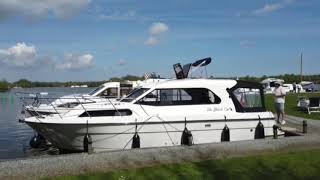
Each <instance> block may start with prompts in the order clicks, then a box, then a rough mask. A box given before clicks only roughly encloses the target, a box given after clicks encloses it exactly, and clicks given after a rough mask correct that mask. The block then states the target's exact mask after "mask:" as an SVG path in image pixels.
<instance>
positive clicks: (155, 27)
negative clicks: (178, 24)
mask: <svg viewBox="0 0 320 180" xmlns="http://www.w3.org/2000/svg"><path fill="white" fill-rule="evenodd" d="M168 30H169V27H168V25H166V24H165V23H162V22H156V23H153V24H152V25H151V26H150V28H149V33H150V34H151V35H157V34H162V33H164V32H167V31H168Z"/></svg>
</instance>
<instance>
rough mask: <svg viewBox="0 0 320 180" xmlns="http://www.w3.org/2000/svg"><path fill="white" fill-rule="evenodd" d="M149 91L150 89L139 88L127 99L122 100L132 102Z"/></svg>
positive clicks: (122, 100)
mask: <svg viewBox="0 0 320 180" xmlns="http://www.w3.org/2000/svg"><path fill="white" fill-rule="evenodd" d="M148 90H149V89H148V88H139V89H134V90H132V91H131V92H130V94H128V95H127V96H126V97H125V98H123V99H121V102H131V101H133V100H135V99H136V98H138V97H139V96H141V95H142V94H144V93H145V92H147V91H148Z"/></svg>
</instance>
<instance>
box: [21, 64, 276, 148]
mask: <svg viewBox="0 0 320 180" xmlns="http://www.w3.org/2000/svg"><path fill="white" fill-rule="evenodd" d="M205 60H208V59H205ZM210 61H211V59H210ZM203 64H205V63H202V65H203ZM197 65H199V64H197ZM183 69H184V68H183ZM183 69H182V68H181V66H180V67H179V66H176V65H175V71H176V75H177V78H178V79H176V80H167V81H163V82H159V83H157V84H146V85H143V86H142V87H141V88H139V89H136V90H134V91H133V92H132V93H131V94H129V95H128V96H127V97H126V98H125V99H122V100H121V101H119V102H96V103H88V104H81V107H82V108H74V109H72V110H70V111H68V112H67V113H65V114H51V115H41V116H33V117H29V118H25V119H24V122H25V123H27V124H28V125H29V126H30V127H32V128H33V129H34V130H36V131H37V132H38V133H40V134H41V135H43V136H44V137H45V138H46V139H47V140H49V141H50V142H51V143H52V144H53V145H55V146H57V147H58V148H59V149H64V150H78V151H87V150H88V147H92V148H93V150H94V151H95V152H98V151H107V150H121V149H130V148H137V147H141V148H145V147H160V146H174V145H180V144H189V145H191V144H202V143H213V142H221V141H240V140H250V139H257V138H264V137H265V136H272V134H273V129H272V128H273V125H275V119H274V116H273V114H272V113H271V112H268V111H266V109H265V105H264V96H263V87H262V86H261V85H260V84H258V83H251V82H244V81H236V80H215V79H186V78H185V75H186V74H188V73H186V71H185V70H183ZM187 71H188V70H187ZM179 78H180V79H179ZM78 106H79V105H78Z"/></svg>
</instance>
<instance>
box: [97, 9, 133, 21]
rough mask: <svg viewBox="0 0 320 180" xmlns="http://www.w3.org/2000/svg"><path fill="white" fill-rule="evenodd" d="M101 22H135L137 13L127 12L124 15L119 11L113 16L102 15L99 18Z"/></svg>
mask: <svg viewBox="0 0 320 180" xmlns="http://www.w3.org/2000/svg"><path fill="white" fill-rule="evenodd" d="M99 19H100V20H110V21H112V20H133V19H136V12H135V11H132V10H131V11H127V12H124V13H121V12H119V11H116V12H113V13H112V14H109V15H106V14H100V16H99Z"/></svg>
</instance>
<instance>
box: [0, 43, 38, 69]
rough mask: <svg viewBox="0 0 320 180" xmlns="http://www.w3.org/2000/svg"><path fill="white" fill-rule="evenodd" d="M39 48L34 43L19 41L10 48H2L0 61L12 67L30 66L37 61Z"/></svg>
mask: <svg viewBox="0 0 320 180" xmlns="http://www.w3.org/2000/svg"><path fill="white" fill-rule="evenodd" d="M37 58H38V55H37V50H36V48H35V47H34V46H33V45H30V46H28V45H27V44H26V43H24V42H22V43H17V44H16V45H14V46H12V47H10V48H8V49H0V62H2V63H4V64H6V65H8V66H11V67H30V66H33V65H35V64H36V63H37V62H36V61H37Z"/></svg>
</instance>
